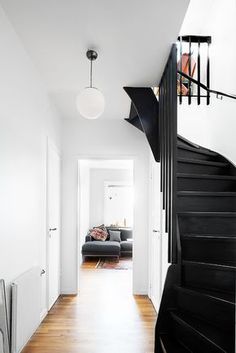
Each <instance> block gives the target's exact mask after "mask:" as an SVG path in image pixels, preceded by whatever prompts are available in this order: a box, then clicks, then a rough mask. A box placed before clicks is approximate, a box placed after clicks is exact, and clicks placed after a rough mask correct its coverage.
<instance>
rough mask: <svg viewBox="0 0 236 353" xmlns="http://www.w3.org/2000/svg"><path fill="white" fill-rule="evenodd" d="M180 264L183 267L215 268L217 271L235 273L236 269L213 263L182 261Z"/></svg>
mask: <svg viewBox="0 0 236 353" xmlns="http://www.w3.org/2000/svg"><path fill="white" fill-rule="evenodd" d="M182 264H183V265H185V266H188V265H193V266H205V267H211V268H216V267H217V269H218V270H222V271H233V272H236V267H235V266H230V265H221V264H215V263H211V262H200V261H191V260H182Z"/></svg>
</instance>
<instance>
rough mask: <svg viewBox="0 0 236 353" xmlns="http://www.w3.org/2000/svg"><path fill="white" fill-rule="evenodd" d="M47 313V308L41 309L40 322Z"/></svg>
mask: <svg viewBox="0 0 236 353" xmlns="http://www.w3.org/2000/svg"><path fill="white" fill-rule="evenodd" d="M47 314H48V311H47V309H43V311H42V312H41V314H40V322H42V321H43V320H44V319H45V317H46V316H47Z"/></svg>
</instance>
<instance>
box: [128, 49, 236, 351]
mask: <svg viewBox="0 0 236 353" xmlns="http://www.w3.org/2000/svg"><path fill="white" fill-rule="evenodd" d="M178 74H181V72H178ZM187 77H188V76H187ZM177 78H178V76H177V48H176V45H173V46H172V49H171V52H170V56H169V58H168V61H167V64H166V67H165V69H164V72H163V75H162V78H161V81H160V83H159V97H158V99H156V97H155V95H154V93H153V91H152V89H151V88H147V87H146V88H145V87H135V88H134V87H124V89H125V91H126V93H127V94H128V95H129V97H130V98H131V101H132V103H131V111H130V117H129V119H126V120H127V121H128V122H129V123H130V124H132V125H134V126H135V127H136V128H138V129H140V130H141V131H143V132H144V133H145V135H146V137H147V140H148V142H149V144H150V147H151V150H152V152H153V155H154V158H155V160H156V161H157V162H160V165H161V168H160V170H161V191H162V193H163V209H164V210H165V216H166V219H165V227H166V229H165V230H166V232H167V233H168V261H169V263H171V265H170V266H169V268H168V272H167V276H166V281H165V286H164V290H163V294H162V300H161V304H160V309H159V312H158V319H157V324H156V331H155V353H184V352H185V353H187V352H192V353H235V352H236V350H235V293H236V291H235V279H236V167H235V166H234V165H233V164H232V163H231V162H229V161H228V160H227V159H226V158H224V157H223V156H221V155H220V154H218V153H216V152H213V151H210V150H208V149H206V148H203V147H200V146H198V145H196V144H194V143H192V142H190V141H188V140H186V139H185V138H183V137H181V136H179V135H177V112H178V109H177ZM195 82H197V81H195ZM197 83H198V84H199V85H200V86H201V87H202V86H203V85H201V83H200V81H199V82H197ZM200 86H199V87H200ZM203 88H204V89H206V90H207V96H206V97H207V104H208V103H209V101H210V96H209V94H210V92H213V93H218V91H211V90H209V89H208V88H207V87H205V86H204V87H203ZM223 95H226V94H224V93H223ZM226 96H228V97H230V98H233V99H235V98H236V97H235V96H229V95H226ZM189 103H191V100H190V99H189ZM198 103H200V100H198ZM196 109H197V107H196ZM232 146H233V143H232Z"/></svg>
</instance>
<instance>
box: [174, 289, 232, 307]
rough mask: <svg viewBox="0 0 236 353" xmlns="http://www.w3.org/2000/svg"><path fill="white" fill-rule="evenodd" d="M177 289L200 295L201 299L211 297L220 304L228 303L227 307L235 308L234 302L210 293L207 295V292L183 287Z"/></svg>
mask: <svg viewBox="0 0 236 353" xmlns="http://www.w3.org/2000/svg"><path fill="white" fill-rule="evenodd" d="M175 288H176V289H177V290H180V291H184V292H188V293H193V294H196V295H199V296H201V297H209V298H212V299H214V300H216V301H218V302H223V303H226V304H227V305H230V306H235V303H233V302H230V301H228V300H226V299H224V298H220V297H217V296H214V295H212V294H210V293H207V291H204V290H203V291H202V292H201V291H199V290H198V289H197V288H196V289H193V288H188V287H181V286H177V285H176V286H175Z"/></svg>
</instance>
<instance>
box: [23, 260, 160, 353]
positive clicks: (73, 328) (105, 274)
mask: <svg viewBox="0 0 236 353" xmlns="http://www.w3.org/2000/svg"><path fill="white" fill-rule="evenodd" d="M94 267H95V264H94V263H93V262H89V264H88V265H85V266H83V268H82V269H81V293H80V295H79V296H78V297H75V296H61V297H60V298H59V300H58V301H57V303H56V304H55V305H54V306H53V308H52V310H51V311H50V313H49V315H48V316H47V317H46V318H45V320H44V321H43V323H42V324H41V326H40V328H39V329H38V330H37V332H36V333H35V335H34V336H33V337H32V339H31V340H30V342H29V343H28V345H27V346H26V348H25V349H24V350H23V352H22V353H62V352H63V353H75V352H76V353H121V352H122V353H153V343H154V326H155V322H156V313H155V310H154V309H153V306H152V304H151V302H150V301H149V299H148V298H147V297H146V296H135V297H133V296H132V294H131V284H132V271H131V270H104V269H100V270H98V269H95V268H94Z"/></svg>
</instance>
